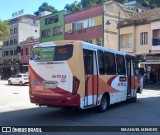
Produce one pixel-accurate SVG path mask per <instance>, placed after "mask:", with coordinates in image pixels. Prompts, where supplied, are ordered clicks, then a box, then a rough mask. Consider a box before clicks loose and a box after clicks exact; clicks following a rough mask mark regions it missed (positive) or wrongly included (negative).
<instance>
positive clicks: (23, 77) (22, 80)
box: [8, 74, 29, 85]
mask: <svg viewBox="0 0 160 135" xmlns="http://www.w3.org/2000/svg"><path fill="white" fill-rule="evenodd" d="M28 83H29V80H28V74H17V75H15V76H13V77H10V78H9V79H8V84H9V85H11V84H19V85H23V84H28Z"/></svg>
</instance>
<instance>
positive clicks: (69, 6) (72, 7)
mask: <svg viewBox="0 0 160 135" xmlns="http://www.w3.org/2000/svg"><path fill="white" fill-rule="evenodd" d="M64 9H65V10H66V11H67V12H69V13H70V12H74V11H79V10H81V9H82V6H81V3H80V2H77V1H74V2H73V3H71V4H66V6H65V7H64Z"/></svg>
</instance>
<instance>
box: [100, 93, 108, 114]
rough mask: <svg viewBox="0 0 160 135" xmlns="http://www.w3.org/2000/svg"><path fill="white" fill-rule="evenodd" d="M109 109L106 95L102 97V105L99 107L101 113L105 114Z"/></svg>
mask: <svg viewBox="0 0 160 135" xmlns="http://www.w3.org/2000/svg"><path fill="white" fill-rule="evenodd" d="M107 109H108V98H107V96H106V95H103V96H102V99H101V103H100V105H99V106H98V110H99V112H105V111H106V110H107Z"/></svg>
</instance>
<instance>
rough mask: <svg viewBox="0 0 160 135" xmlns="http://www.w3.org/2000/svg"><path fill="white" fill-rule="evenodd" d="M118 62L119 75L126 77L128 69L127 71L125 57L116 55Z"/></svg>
mask: <svg viewBox="0 0 160 135" xmlns="http://www.w3.org/2000/svg"><path fill="white" fill-rule="evenodd" d="M116 62H117V73H118V74H119V75H125V74H126V69H125V62H124V56H123V55H119V54H117V55H116Z"/></svg>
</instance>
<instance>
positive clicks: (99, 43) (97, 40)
mask: <svg viewBox="0 0 160 135" xmlns="http://www.w3.org/2000/svg"><path fill="white" fill-rule="evenodd" d="M96 44H97V45H100V46H101V45H102V42H101V39H100V38H97V39H96Z"/></svg>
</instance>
